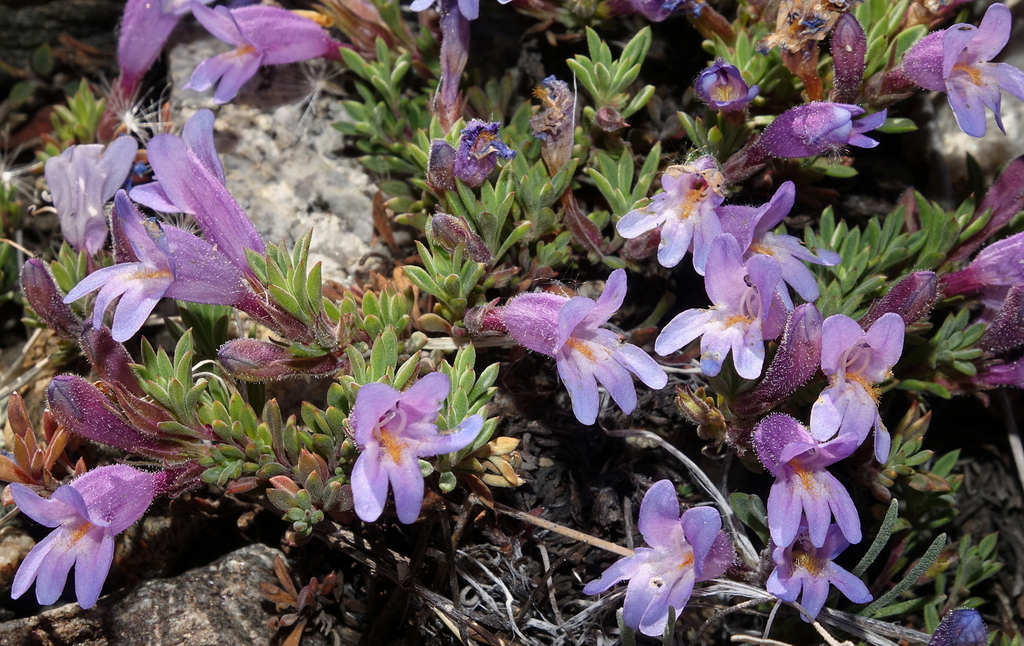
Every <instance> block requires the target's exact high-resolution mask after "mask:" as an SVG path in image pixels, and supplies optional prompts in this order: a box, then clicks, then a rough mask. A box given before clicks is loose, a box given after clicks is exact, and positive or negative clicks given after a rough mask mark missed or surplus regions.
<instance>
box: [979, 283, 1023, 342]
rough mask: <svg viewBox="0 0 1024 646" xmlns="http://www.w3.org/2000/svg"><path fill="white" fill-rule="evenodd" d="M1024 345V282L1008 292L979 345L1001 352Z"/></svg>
mask: <svg viewBox="0 0 1024 646" xmlns="http://www.w3.org/2000/svg"><path fill="white" fill-rule="evenodd" d="M1019 345H1024V283H1021V284H1019V285H1015V286H1014V287H1012V288H1011V289H1010V291H1009V293H1007V294H1006V299H1005V300H1004V301H1003V307H1002V308H1001V309H1000V310H999V313H998V314H996V318H995V320H993V321H992V323H991V324H990V325H989V326H988V329H987V330H985V334H984V335H983V336H982V337H981V340H980V341H978V347H979V348H981V349H983V350H985V351H987V352H991V353H992V354H1001V353H1003V352H1006V351H1008V350H1012V349H1014V348H1016V347H1017V346H1019Z"/></svg>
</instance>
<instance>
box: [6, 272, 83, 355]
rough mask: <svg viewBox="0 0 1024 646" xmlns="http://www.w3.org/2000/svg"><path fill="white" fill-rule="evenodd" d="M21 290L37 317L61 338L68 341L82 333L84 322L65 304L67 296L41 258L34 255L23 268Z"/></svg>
mask: <svg viewBox="0 0 1024 646" xmlns="http://www.w3.org/2000/svg"><path fill="white" fill-rule="evenodd" d="M21 291H22V293H23V294H24V295H25V300H26V301H28V304H29V305H30V306H31V307H32V310H33V311H34V312H35V313H36V316H38V317H39V319H40V320H41V321H42V322H43V323H45V324H46V325H47V327H49V328H50V329H51V330H53V331H54V332H55V333H56V334H57V335H58V336H59V337H61V338H62V339H66V340H68V341H74V340H77V339H78V335H79V334H81V333H82V321H81V320H79V318H78V317H77V316H75V314H74V312H72V311H71V307H70V306H69V305H67V304H66V303H64V296H63V294H61V293H60V290H59V289H58V288H57V283H56V282H55V281H54V279H53V275H51V274H50V270H49V269H48V268H47V267H46V264H45V263H44V262H43V261H42V260H39V259H38V258H30V259H29V260H27V261H26V262H25V266H24V267H23V268H22V270H21Z"/></svg>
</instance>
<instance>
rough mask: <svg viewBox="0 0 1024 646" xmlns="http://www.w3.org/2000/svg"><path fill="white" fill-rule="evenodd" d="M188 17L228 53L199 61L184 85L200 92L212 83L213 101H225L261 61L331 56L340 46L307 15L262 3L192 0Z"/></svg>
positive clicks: (257, 68)
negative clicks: (212, 4)
mask: <svg viewBox="0 0 1024 646" xmlns="http://www.w3.org/2000/svg"><path fill="white" fill-rule="evenodd" d="M191 6H192V15H194V16H195V17H196V20H198V21H199V22H200V23H201V24H202V25H203V26H204V27H206V29H207V30H208V31H209V32H210V33H211V34H213V35H214V36H216V37H217V38H218V39H220V40H222V41H224V42H226V43H228V44H229V45H234V46H235V49H233V50H231V51H230V52H225V53H223V54H218V55H217V56H214V57H213V58H208V59H206V60H205V61H203V62H201V63H200V64H199V65H198V66H197V67H196V69H195V70H194V71H193V72H192V78H191V79H189V82H188V85H186V86H185V87H186V88H191V89H193V90H196V91H199V92H202V91H204V90H206V89H207V88H209V87H210V86H212V85H213V84H214V83H217V91H216V92H215V93H214V95H213V100H214V102H216V103H227V102H228V101H230V100H231V99H233V98H234V97H235V95H236V94H238V90H240V89H241V87H242V85H244V84H245V82H246V81H248V80H249V79H251V78H252V77H253V75H254V74H256V71H257V70H259V68H260V66H261V65H281V64H282V63H297V62H299V61H305V60H309V59H311V58H320V57H322V56H325V57H330V56H333V57H335V58H337V56H338V48H340V47H342V44H341V43H339V42H337V41H336V40H334V39H333V38H331V37H330V36H329V35H328V34H327V32H326V31H324V29H323V28H322V27H320V25H318V24H316V23H315V22H313V21H312V20H310V19H309V18H304V17H302V16H300V15H297V14H295V13H292V12H291V11H286V10H285V9H280V8H278V7H268V6H265V5H254V6H248V7H239V8H238V9H230V10H229V9H228V8H226V7H216V8H214V9H210V8H208V7H204V6H203V5H202V4H200V3H199V2H198V0H192V5H191Z"/></svg>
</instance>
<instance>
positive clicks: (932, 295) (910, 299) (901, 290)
mask: <svg viewBox="0 0 1024 646" xmlns="http://www.w3.org/2000/svg"><path fill="white" fill-rule="evenodd" d="M937 300H939V279H938V277H937V276H936V275H935V272H933V271H916V272H914V273H912V274H910V275H909V276H907V277H906V278H904V279H903V280H901V281H900V282H898V283H896V284H895V285H894V286H893V287H892V289H890V290H889V293H888V294H886V295H885V296H883V297H882V298H880V299H878V300H876V301H875V302H874V303H872V304H871V308H870V309H868V313H867V314H865V315H864V316H863V317H861V319H860V321H858V323H860V326H861V327H862V328H864V329H865V330H866V329H868V328H869V327H871V324H872V323H874V322H875V321H877V320H878V319H880V318H882V315H883V314H887V313H889V312H895V313H896V314H899V315H900V318H902V319H903V324H904V325H911V324H912V323H916V322H918V321H920V320H921V318H922V317H924V316H926V315H927V314H928V312H930V311H932V308H933V307H935V302H936V301H937Z"/></svg>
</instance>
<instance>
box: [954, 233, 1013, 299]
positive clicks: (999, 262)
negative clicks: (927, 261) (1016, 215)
mask: <svg viewBox="0 0 1024 646" xmlns="http://www.w3.org/2000/svg"><path fill="white" fill-rule="evenodd" d="M1022 282H1024V233H1017V234H1015V235H1012V236H1010V237H1008V238H1003V239H1002V240H998V241H996V242H993V243H992V244H990V245H989V246H987V247H985V248H984V249H982V250H981V253H979V254H978V255H977V256H976V257H975V258H974V261H973V262H971V264H970V265H968V266H967V267H966V268H965V269H961V270H960V271H957V272H953V273H952V274H947V275H945V276H943V277H942V293H943V294H944V295H946V296H956V295H958V294H969V293H972V292H978V291H982V290H984V289H986V288H991V287H1009V286H1011V285H1016V284H1017V283H1022Z"/></svg>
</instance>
